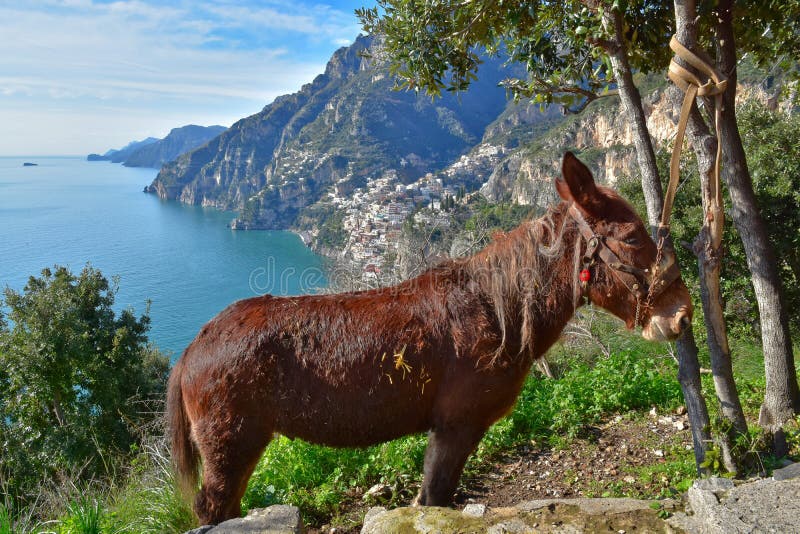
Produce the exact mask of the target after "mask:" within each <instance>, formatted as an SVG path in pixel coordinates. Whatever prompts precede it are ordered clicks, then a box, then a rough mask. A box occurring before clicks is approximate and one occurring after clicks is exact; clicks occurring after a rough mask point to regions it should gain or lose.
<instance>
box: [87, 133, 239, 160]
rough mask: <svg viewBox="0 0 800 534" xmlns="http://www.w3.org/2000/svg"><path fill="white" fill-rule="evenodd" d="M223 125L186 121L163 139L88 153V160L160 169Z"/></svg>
mask: <svg viewBox="0 0 800 534" xmlns="http://www.w3.org/2000/svg"><path fill="white" fill-rule="evenodd" d="M226 129H227V128H225V127H224V126H219V125H214V126H198V125H196V124H187V125H186V126H181V127H178V128H173V129H172V130H170V132H169V134H167V136H166V137H164V138H163V139H158V138H156V137H148V138H147V139H143V140H142V141H132V142H130V143H128V144H127V145H125V146H124V147H122V148H120V149H118V150H115V149H111V150H108V151H107V152H106V153H105V154H102V155H100V154H89V155H88V156H87V157H86V159H87V160H88V161H110V162H111V163H122V164H123V165H125V166H126V167H150V168H155V169H159V168H161V166H162V165H164V164H165V163H167V162H169V161H172V160H174V159H175V158H177V157H178V156H180V155H181V154H183V153H185V152H188V151H190V150H194V149H195V148H198V147H200V146H202V145H204V144H205V143H207V142H208V141H210V140H211V139H213V138H214V137H216V136H218V135H219V134H221V133H222V132H224V131H225V130H226Z"/></svg>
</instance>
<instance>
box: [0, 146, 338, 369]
mask: <svg viewBox="0 0 800 534" xmlns="http://www.w3.org/2000/svg"><path fill="white" fill-rule="evenodd" d="M25 162H30V163H36V166H24V163H25ZM157 173H158V171H157V170H156V169H143V168H129V167H124V166H122V165H120V164H116V163H109V162H106V161H99V162H89V161H86V160H85V158H83V157H30V156H29V157H0V287H2V288H5V287H9V288H11V289H14V290H16V291H21V290H22V289H23V288H24V287H25V284H26V283H27V281H28V279H29V277H30V276H31V275H37V276H38V275H40V274H41V271H42V269H43V268H45V267H52V266H54V265H64V266H67V267H69V268H70V269H71V270H72V272H73V273H76V274H77V273H79V272H80V271H81V269H83V267H84V266H85V265H87V264H90V265H91V266H92V267H95V268H97V269H99V270H100V271H102V273H103V274H104V275H105V276H106V277H108V278H109V280H111V278H112V277H118V293H117V297H116V302H115V308H116V309H117V310H118V311H120V310H122V309H124V308H132V309H133V310H134V311H135V313H136V314H137V315H139V314H141V313H143V312H145V311H146V310H148V309H149V315H150V318H151V321H152V323H151V330H150V333H149V338H150V340H151V341H152V342H153V343H155V345H157V346H158V347H159V348H160V349H161V350H163V351H164V352H167V353H169V354H170V355H171V357H172V359H173V361H174V360H175V359H176V358H177V357H178V356H180V354H181V352H183V349H184V348H186V346H187V345H188V344H189V342H191V340H192V339H193V338H194V336H195V335H196V334H197V332H198V331H199V330H200V328H201V327H202V325H203V324H205V323H206V322H207V321H208V320H209V319H211V318H212V317H214V315H216V314H217V313H219V312H220V311H221V310H222V309H224V308H225V307H226V306H227V305H229V304H231V303H232V302H234V301H236V300H238V299H243V298H247V297H253V296H257V295H263V294H267V293H269V294H273V295H298V294H306V293H315V292H319V291H320V290H321V289H322V288H324V287H325V286H326V284H327V280H326V277H325V264H324V259H323V258H322V257H320V256H318V255H316V254H314V253H313V252H312V251H311V250H309V249H308V248H307V247H306V246H305V245H304V244H303V242H302V241H301V240H300V238H299V237H298V236H297V235H295V234H293V233H290V232H281V231H234V230H231V229H230V228H229V227H228V224H229V223H230V221H231V220H232V219H233V217H234V216H235V213H232V212H225V211H220V210H216V209H212V208H203V207H199V206H187V205H184V204H181V203H179V202H175V201H165V200H161V199H159V198H158V197H157V196H156V195H151V194H145V193H143V192H142V190H143V188H144V186H146V185H148V184H150V182H152V181H153V178H155V176H156V174H157Z"/></svg>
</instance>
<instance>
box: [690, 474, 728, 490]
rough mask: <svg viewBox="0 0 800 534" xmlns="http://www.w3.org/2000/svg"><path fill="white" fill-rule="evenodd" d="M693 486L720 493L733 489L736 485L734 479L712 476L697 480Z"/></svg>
mask: <svg viewBox="0 0 800 534" xmlns="http://www.w3.org/2000/svg"><path fill="white" fill-rule="evenodd" d="M692 487H693V488H696V489H699V490H704V491H710V492H712V493H715V494H716V493H718V492H723V491H729V490H732V489H733V487H734V483H733V480H731V479H729V478H723V477H710V478H701V479H699V480H695V481H694V484H692Z"/></svg>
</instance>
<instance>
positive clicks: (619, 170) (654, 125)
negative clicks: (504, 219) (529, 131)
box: [481, 89, 677, 206]
mask: <svg viewBox="0 0 800 534" xmlns="http://www.w3.org/2000/svg"><path fill="white" fill-rule="evenodd" d="M644 107H645V113H646V114H647V117H648V118H647V125H648V128H649V129H650V134H651V135H652V136H653V139H654V140H655V141H656V143H663V142H665V141H667V140H668V139H669V138H670V137H671V136H672V135H674V130H675V122H674V121H675V120H676V119H677V117H675V116H674V108H673V106H672V104H671V103H670V102H669V101H668V98H667V96H666V95H665V93H664V90H663V89H658V90H656V91H655V92H653V93H651V94H649V95H647V96H646V97H645V98H644ZM566 150H572V151H574V152H576V153H577V154H578V155H579V156H580V157H581V159H582V160H583V161H584V162H585V163H587V164H588V165H589V166H590V167H591V169H592V172H593V173H594V175H595V177H596V178H597V179H598V180H599V181H601V182H603V183H605V184H608V185H612V186H613V185H614V184H616V182H617V181H618V180H619V179H620V177H622V176H624V175H629V174H631V173H635V172H638V171H637V170H636V162H635V154H634V149H633V131H632V129H631V126H630V124H629V123H628V121H627V120H626V119H625V117H624V115H623V114H622V113H621V112H620V110H619V107H618V102H617V100H616V99H614V100H613V101H608V102H598V103H597V104H595V105H593V106H590V107H589V109H587V110H586V111H585V112H584V113H582V114H581V115H578V116H569V117H566V118H565V119H564V120H563V121H560V122H555V123H553V126H552V127H551V128H550V129H549V130H547V131H545V132H542V135H541V136H538V137H535V138H534V139H532V140H531V141H530V142H523V143H522V144H521V145H520V146H519V147H518V148H516V149H513V150H509V151H507V153H506V155H505V157H504V158H502V160H500V161H498V162H497V164H496V165H495V166H494V169H493V171H492V173H491V175H490V176H489V178H488V180H487V181H486V183H485V184H484V185H483V187H482V188H481V192H482V193H483V194H484V196H486V197H487V198H488V199H490V200H493V201H500V200H507V201H511V202H515V203H518V204H535V205H540V206H546V205H548V204H549V203H551V202H552V201H553V200H554V197H555V193H554V191H553V188H552V180H553V178H554V177H555V176H557V175H558V174H559V172H560V169H559V163H560V161H561V156H562V155H563V153H564V152H565V151H566Z"/></svg>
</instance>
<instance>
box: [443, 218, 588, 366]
mask: <svg viewBox="0 0 800 534" xmlns="http://www.w3.org/2000/svg"><path fill="white" fill-rule="evenodd" d="M567 207H568V205H567V203H560V204H558V205H556V206H552V207H550V208H549V209H548V211H547V213H545V214H544V215H543V216H542V217H540V218H538V219H529V220H526V221H524V222H523V223H522V224H520V225H519V226H518V227H517V228H515V229H513V230H511V231H509V232H503V233H499V234H497V235H495V236H494V239H493V240H492V241H491V242H490V243H489V245H487V246H486V248H484V249H483V250H481V251H480V252H478V253H477V254H475V255H474V256H470V257H468V258H464V259H462V260H460V262H461V263H462V268H463V269H464V270H465V271H466V275H467V276H466V278H468V279H470V280H472V281H474V282H475V283H477V285H478V287H479V288H480V291H481V292H482V293H483V294H484V295H486V297H488V299H489V301H490V302H491V304H492V306H493V308H494V311H495V314H496V317H497V322H498V325H499V326H500V329H501V333H502V341H501V344H500V346H499V347H498V350H497V354H496V356H499V355H500V354H501V353H502V352H504V351H505V350H507V349H508V348H510V346H517V345H518V347H519V353H527V355H533V354H534V352H533V349H534V343H535V341H536V340H535V339H534V337H535V336H534V333H535V326H536V325H535V321H536V320H537V318H540V317H543V316H548V315H547V314H544V313H543V312H544V311H545V310H546V309H547V308H557V307H561V308H563V307H564V306H563V304H564V303H567V304H568V306H567V308H571V309H566V310H565V311H566V313H568V314H570V315H571V314H572V311H573V310H574V307H577V305H578V303H579V300H580V298H581V294H582V293H581V288H580V284H579V283H578V270H579V266H580V240H578V239H575V238H574V237H575V231H574V227H572V226H571V225H569V223H568V220H569V218H568V217H567V216H566V210H567ZM573 243H574V246H572V247H571V248H572V250H571V251H570V250H568V249H569V248H570V246H571V245H573ZM569 254H571V255H572V258H568V257H567V256H569ZM565 260H566V261H565ZM456 261H459V260H456ZM556 280H559V281H560V282H561V283H553V282H554V281H556ZM564 282H566V283H564ZM569 304H571V305H572V306H571V307H570V306H569ZM549 311H550V314H552V312H553V311H555V310H554V309H551V310H549ZM509 342H511V344H510V345H509Z"/></svg>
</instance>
